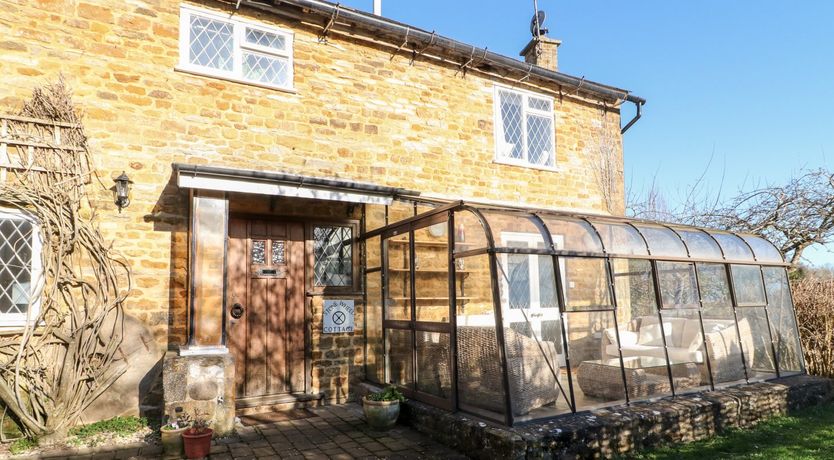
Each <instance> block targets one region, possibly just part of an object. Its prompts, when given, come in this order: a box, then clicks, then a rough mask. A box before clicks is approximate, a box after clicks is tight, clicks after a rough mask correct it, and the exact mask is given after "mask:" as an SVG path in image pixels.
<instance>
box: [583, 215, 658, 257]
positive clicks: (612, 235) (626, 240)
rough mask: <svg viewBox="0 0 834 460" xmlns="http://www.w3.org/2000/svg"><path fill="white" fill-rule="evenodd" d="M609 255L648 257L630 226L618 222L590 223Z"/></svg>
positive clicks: (642, 244)
mask: <svg viewBox="0 0 834 460" xmlns="http://www.w3.org/2000/svg"><path fill="white" fill-rule="evenodd" d="M591 223H592V224H593V225H594V227H595V228H596V229H597V231H598V232H599V235H600V237H601V238H602V245H603V247H604V248H605V250H606V251H607V252H608V253H609V254H621V255H648V251H647V250H646V243H645V241H643V238H642V237H641V236H640V234H639V233H637V230H635V229H634V227H632V226H631V225H627V224H621V223H618V222H607V221H592V222H591Z"/></svg>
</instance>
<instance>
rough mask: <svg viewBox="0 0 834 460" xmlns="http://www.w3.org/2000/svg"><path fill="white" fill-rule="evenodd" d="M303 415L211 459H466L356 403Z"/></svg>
mask: <svg viewBox="0 0 834 460" xmlns="http://www.w3.org/2000/svg"><path fill="white" fill-rule="evenodd" d="M309 412H310V414H309V416H308V417H306V418H300V419H294V420H285V421H269V422H266V423H264V424H259V425H253V426H247V427H243V428H240V427H239V428H238V436H237V437H234V438H225V439H220V440H215V441H214V443H213V446H212V449H211V457H210V458H211V459H212V460H232V459H234V460H241V459H247V460H249V459H284V458H287V459H354V458H356V459H373V458H390V459H465V458H467V457H466V456H464V455H461V454H460V453H458V452H456V451H454V450H451V449H449V448H448V447H446V446H444V445H442V444H439V443H437V442H435V441H433V440H431V439H429V438H428V437H427V436H425V435H423V434H421V433H418V432H417V431H415V430H413V429H412V428H409V427H406V426H401V425H398V426H397V427H395V428H393V429H392V430H390V431H387V432H376V431H372V430H370V429H369V428H368V426H367V425H366V424H365V421H364V416H363V415H362V407H361V406H360V405H358V404H345V405H339V406H326V407H319V408H315V409H311V410H310V411H309ZM161 456H162V453H161V448H160V447H159V446H147V445H132V446H127V447H126V446H121V447H120V448H118V449H115V448H109V449H108V448H97V449H84V450H79V451H61V452H42V453H40V454H39V455H37V456H32V455H29V456H21V457H15V458H21V459H22V458H26V459H28V458H33V459H34V458H49V459H57V458H96V459H99V458H100V459H114V458H119V459H129V458H135V459H151V458H154V459H155V458H161Z"/></svg>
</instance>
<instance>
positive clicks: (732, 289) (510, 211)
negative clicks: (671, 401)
mask: <svg viewBox="0 0 834 460" xmlns="http://www.w3.org/2000/svg"><path fill="white" fill-rule="evenodd" d="M420 204H421V205H429V206H436V207H434V208H433V209H430V210H428V211H426V212H422V213H419V214H418V213H417V202H416V201H415V202H413V205H414V215H413V216H412V217H409V218H406V219H403V220H400V221H397V222H393V223H387V220H388V207H387V206H386V213H385V216H386V225H384V226H383V227H380V228H375V229H370V230H368V231H365V232H364V233H363V234H362V235H361V236H360V237H359V238H358V240H359V241H360V242H361V243H362V244H363V249H364V246H365V244H366V243H367V242H368V240H370V239H372V238H376V237H379V244H380V247H379V250H380V253H379V255H380V267H373V268H368V267H367V266H366V264H365V255H366V254H367V251H366V250H363V262H362V268H363V280H364V281H365V283H364V285H365V286H367V275H368V274H370V273H375V272H377V271H381V285H380V291H381V295H382V299H381V304H380V305H381V306H382V312H381V315H382V316H381V317H382V331H381V334H382V349H383V353H384V354H385V355H387V354H388V346H387V344H388V337H387V330H388V329H389V326H390V327H392V328H395V329H403V330H411V331H412V333H411V340H412V347H413V348H412V353H411V356H412V360H413V362H412V363H411V366H412V367H411V369H412V373H415V372H416V369H417V357H416V354H417V353H416V344H415V343H414V340H415V336H416V334H415V331H426V332H441V333H444V334H449V347H450V350H449V354H450V359H451V363H450V377H451V391H450V393H451V395H450V398H449V399H448V400H447V399H443V398H439V397H435V396H432V395H429V394H423V393H419V392H414V391H410V390H409V389H408V388H403V390H404V392H405V393H406V395H407V396H409V397H411V398H413V399H417V400H421V401H423V402H426V403H429V404H432V405H435V406H437V407H441V408H444V409H447V410H452V411H455V410H464V411H466V412H470V413H475V414H476V415H478V416H481V417H484V418H487V419H492V420H494V421H498V422H501V423H505V424H506V425H509V426H512V425H513V424H514V423H518V422H526V421H529V420H530V417H517V416H515V415H514V411H513V405H514V401H513V395H512V390H511V385H510V381H509V376H508V367H507V345H506V341H505V340H506V339H505V336H504V335H505V334H504V329H505V327H506V326H505V324H506V323H504V319H503V317H502V316H503V308H502V303H501V298H500V296H501V293H500V288H499V284H500V280H499V276H498V270H499V260H498V258H499V255H501V254H525V255H539V256H550V257H552V263H553V273H554V276H555V286H556V292H555V294H556V297H557V300H558V309H559V310H558V311H559V313H558V314H559V318H560V319H561V320H560V323H561V329H562V330H561V338H562V342H563V343H562V344H561V345H562V347H563V350H564V355H565V356H564V361H565V368H566V371H567V375H568V379H567V391H568V394H567V395H564V396H566V399H567V400H568V401H569V406H570V412H571V413H576V412H581V410H580V411H578V410H577V404H576V397H575V389H574V379H575V377H574V375H573V374H572V372H571V346H570V343H569V342H570V340H569V338H568V333H567V331H566V330H565V328H566V326H565V323H566V321H565V318H566V316H565V315H566V314H569V313H572V312H573V313H577V312H580V313H581V312H594V311H597V310H592V309H582V310H573V311H569V310H568V309H567V306H566V299H565V290H564V286H563V282H564V280H566V279H567V278H566V276H567V275H566V274H565V273H562V266H561V264H560V258H566V257H570V258H593V259H601V260H603V261H605V263H604V265H603V266H604V267H605V271H606V276H605V278H606V282H607V289H608V298H609V299H610V302H611V305H610V306H609V307H606V308H601V309H600V310H598V311H604V312H611V313H613V318H614V329H615V332H616V338H617V348H618V350H619V360H620V370H621V371H622V379H623V389H624V395H625V403H626V404H630V403H631V402H633V401H632V399H634V398H630V397H629V392H628V386H627V382H626V370H625V366H624V364H623V353H622V342H620V334H621V331H620V324H619V322H618V321H617V312H618V311H619V308H618V304H617V295H616V293H615V279H614V277H615V270H614V267H613V262H612V261H613V260H614V259H634V260H638V259H645V260H648V261H649V263H650V266H651V277H652V282H653V285H654V296H655V302H656V304H655V305H656V309H657V311H656V314H657V315H658V317H659V318H660V321H659V325H660V330H661V336H662V339H663V348H664V350H665V355H666V368H667V374H668V376H669V383H670V387H671V394H672V396H675V395H676V394H682V393H684V392H685V391H676V388H675V387H676V385H675V384H674V383H673V381H672V364H671V360H670V359H669V353H668V344H667V343H666V340H667V334H666V332H665V331H664V330H663V328H664V321H665V320H663V319H662V315H663V314H664V311H668V310H669V309H664V305H663V296H662V292H661V288H660V274H659V271H658V267H657V264H658V262H661V263H662V262H685V263H689V264H692V267H693V270H694V275H695V278H694V279H695V286H696V289H697V290H696V291H695V294H696V295H697V296H698V297H697V301H698V307H697V312H698V315H697V317H698V318H697V319H698V322H699V323H700V333H701V335H702V338H704V336H705V331H704V322H703V321H704V319H703V315H702V311H703V306H704V299H703V298H702V292H701V281H700V277H701V275H700V274H699V270H698V268H697V267H698V264H711V265H719V264H720V265H723V268H724V272H725V273H726V282H727V286H728V288H729V297H730V300H731V303H732V312H733V318H734V320H735V332H736V334H737V335H738V337H739V349H740V352H741V361H742V364H743V367H744V381H746V382H751V381H761V380H767V379H756V378H751V375H750V372H749V370H748V366H747V361H746V359H745V358H744V353H745V350H744V348H743V346H742V345H741V333H740V331H739V323H738V321H739V319H738V309H739V307H746V306H753V305H740V304H739V300H738V299H737V295H736V286H735V283H736V280H734V277H733V266H756V267H759V270H758V272H759V275H760V276H761V279H762V291H763V293H764V304H762V305H759V304H756V305H755V306H756V307H762V308H764V311H765V313H764V318H765V319H766V322H767V332H768V334H769V337H768V338H769V340H767V338H766V339H765V340H766V343H769V345H770V352H771V353H772V358H773V368H774V370H775V374H776V378H780V377H784V376H786V375H795V374H802V373H804V372H805V364H804V360H802V359H800V363H799V366H800V368H801V370H800V371H787V372H786V371H785V370H782V369H780V363H779V361H780V360H779V354H778V350H777V346H776V343H775V338H774V335H773V330H772V325H771V318H770V315H769V314H768V310H767V308H768V307H770V306H771V304H770V300H769V299H768V293H767V282H766V280H765V274H764V271H763V270H762V269H763V268H766V267H778V268H781V269H782V270H785V269H786V267H789V266H790V264H788V263H786V262H785V261H784V258H783V257H782V255H781V254H780V253H779V251H778V250H777V249H776V247H775V246H773V245H772V244H771V243H769V242H768V241H766V240H764V239H763V238H761V237H759V236H756V235H746V234H736V233H732V232H727V231H719V230H710V229H705V228H699V227H691V226H684V225H679V224H667V223H661V222H656V221H649V220H641V219H629V218H624V217H614V216H608V215H593V214H580V213H571V212H559V211H551V210H545V209H523V208H512V207H504V206H496V205H482V204H475V203H468V202H465V201H455V202H451V203H432V202H422V201H421V202H420ZM462 212H468V213H471V214H473V215H474V216H476V217H477V219H478V221H479V222H480V224H481V227H482V230H483V232H484V236H485V239H486V246H485V247H479V248H475V249H469V250H461V251H456V242H455V238H456V235H455V230H456V225H455V221H456V214H459V213H462ZM491 213H495V214H500V215H504V216H511V217H516V218H519V219H524V220H529V222H531V223H533V224H534V225H535V226H536V228H537V229H538V231H539V233H540V234H541V237H542V239H543V241H544V248H519V247H502V246H498V245H496V239H495V235H494V234H493V228H492V226H491V225H490V222H489V218H488V217H487V216H486V214H491ZM548 219H556V220H560V219H563V220H569V221H571V222H575V223H578V224H580V225H586V226H587V228H589V229H591V230H593V235H594V236H595V238H596V243H598V247H599V248H600V249H601V250H600V251H589V250H578V249H571V248H570V247H565V248H557V247H556V246H555V245H554V241H553V238H552V235H556V234H558V233H553V232H551V230H550V228H549V227H548V225H547V220H548ZM364 221H365V219H363V229H364V227H365V223H364ZM439 223H445V224H446V225H447V235H446V236H447V238H448V270H449V275H448V282H449V320H448V322H446V323H433V322H421V321H417V320H416V316H415V310H416V305H417V302H416V301H417V293H416V291H415V275H414V271H415V257H416V256H415V239H414V232H415V231H416V230H419V229H423V228H425V227H428V226H430V225H436V224H439ZM605 224H613V225H620V226H625V227H626V228H629V229H632V230H633V231H634V232H636V234H637V235H639V236H640V240H641V241H642V245H643V246H644V247H643V248H642V249H644V250H645V251H644V253H625V252H618V251H617V250H616V248H614V247H607V246H606V242H605V238H603V236H602V234H601V233H600V230H599V228H598V227H599V226H600V225H605ZM641 227H642V228H643V231H641ZM647 228H653V229H658V230H660V231H662V232H668V233H667V234H668V235H674V236H675V237H676V238H677V241H678V242H679V243H680V247H682V248H683V249H684V251H683V253H679V254H672V253H670V252H668V251H666V252H664V251H663V250H661V248H660V247H659V245H657V244H653V243H652V241H650V240H651V238H649V237H648V235H647V234H646V233H647ZM682 232H695V233H696V234H698V235H700V236H704V235H706V236H707V237H708V239H709V240H710V241H712V243H714V246H715V247H717V248H718V250H719V251H720V254H716V256H717V257H705V256H703V255H699V254H693V253H695V252H697V251H694V250H693V249H694V247H693V248H690V247H689V245H688V244H687V242H686V239H685V238H684V237H683V236H682ZM404 234H408V237H409V239H408V246H409V251H408V254H409V267H410V268H409V283H410V290H409V293H410V296H411V299H410V311H411V320H405V321H403V320H389V319H387V316H386V302H385V299H386V296H387V293H386V285H387V282H386V281H387V277H388V276H389V274H388V247H387V245H386V241H387V239H388V238H390V237H393V236H397V235H404ZM724 239H727V241H722V240H724ZM730 240H732V241H734V242H736V243H738V242H741V243H742V244H743V247H739V248H736V249H743V250H744V251H745V252H747V253H749V255H750V257H749V258H746V257H738V256H734V252H733V251H731V250H728V245H729V243H728V241H730ZM754 246H755V247H754ZM484 254H486V255H487V256H488V257H489V273H490V278H491V297H492V304H493V312H492V313H493V314H494V317H495V333H496V340H497V347H498V358H499V360H500V364H501V369H502V382H501V384H502V386H503V395H504V401H503V405H504V417H503V420H500V419H498V418H496V417H491V416H490V415H489V414H483V413H478V412H475V411H472V410H467V409H466V408H462V407H460V406H459V404H458V375H457V361H458V350H457V346H458V341H457V337H456V333H457V329H458V327H457V315H456V308H457V305H458V302H457V297H456V296H457V289H456V270H457V264H456V261H457V260H458V259H464V258H467V257H472V256H478V255H484ZM787 292H788V299H789V300H790V304H791V313H792V315H793V324H794V326H795V325H796V314H795V310H794V308H793V305H794V304H793V294H792V293H791V292H790V288H789V286H788V289H787ZM366 295H367V293H366ZM366 305H367V303H366ZM365 334H367V328H365ZM797 337H798V335H797ZM365 342H366V343H365V346H366V353H365V357H366V361H365V366H366V369H367V356H368V354H367V335H366V341H365ZM796 345H797V346H798V347H799V348H798V350H799V353H800V356H804V353H803V352H802V348H801V343H797V344H796ZM704 355H705V358H706V359H705V361H706V362H705V364H706V367H707V369H708V371H709V372H708V375H709V389H711V390H714V389H715V388H716V386H717V385H716V383H715V382H714V378H713V373H712V363H710V357H709V355H708V353H704ZM545 359H546V358H545ZM615 359H616V358H615ZM383 362H384V363H385V365H384V366H385V370H384V372H385V381H386V382H390V380H389V365H388V360H387V359H383ZM547 364H548V366H549V367H550V370H551V372H559V369H558V366H559V364H558V363H556V366H557V369H556V370H555V371H554V370H553V364H552V363H550V361H547ZM366 375H367V374H366ZM554 376H555V374H554ZM558 381H559V380H558V379H557V382H558ZM739 382H740V381H739ZM735 383H738V382H734V383H732V384H735ZM559 386H560V388H554V391H560V389H561V384H560V385H559ZM718 386H721V387H723V386H727V385H726V384H724V385H721V384H719V385H718ZM561 391H562V392H563V394H564V389H561ZM568 396H569V399H568V398H567V397H568ZM640 399H641V400H645V399H653V398H651V397H649V398H640ZM613 404H616V403H612V405H613ZM560 415H561V414H560ZM542 418H543V419H548V418H553V416H547V417H542ZM542 418H540V419H538V420H541V419H542Z"/></svg>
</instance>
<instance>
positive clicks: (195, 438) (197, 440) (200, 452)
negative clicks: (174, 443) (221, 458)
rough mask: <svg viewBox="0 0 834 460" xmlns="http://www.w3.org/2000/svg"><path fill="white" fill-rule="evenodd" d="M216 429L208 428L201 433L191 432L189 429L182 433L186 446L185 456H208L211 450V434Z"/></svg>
mask: <svg viewBox="0 0 834 460" xmlns="http://www.w3.org/2000/svg"><path fill="white" fill-rule="evenodd" d="M213 434H214V430H212V429H211V428H206V431H203V432H201V433H191V430H188V431H186V432H184V433H183V434H182V441H183V444H184V446H185V458H192V459H193V458H204V457H208V455H209V452H210V451H211V436H212V435H213Z"/></svg>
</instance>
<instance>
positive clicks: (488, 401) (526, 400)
mask: <svg viewBox="0 0 834 460" xmlns="http://www.w3.org/2000/svg"><path fill="white" fill-rule="evenodd" d="M457 334H458V375H459V378H458V388H459V392H458V393H459V395H460V396H459V399H460V402H461V403H464V404H468V405H471V406H475V407H480V408H482V409H487V410H491V411H494V412H504V397H503V394H504V390H503V385H502V382H503V378H502V375H501V363H500V361H499V359H498V342H497V340H496V335H495V328H492V327H481V326H461V327H458V331H457ZM504 340H505V341H506V344H507V367H508V373H509V380H510V391H511V394H512V397H513V398H512V400H513V407H514V408H515V415H524V414H527V413H529V412H530V411H531V410H533V409H535V408H538V407H542V406H545V405H547V404H550V403H553V402H555V401H556V400H557V399H558V398H559V395H560V392H559V386H558V384H557V381H556V379H557V376H559V374H560V369H559V359H558V356H559V355H558V353H557V349H556V345H555V344H554V343H553V342H549V341H538V342H537V341H536V339H534V338H532V337H528V336H526V335H524V334H521V333H519V332H517V331H515V330H513V329H504ZM542 351H544V354H545V355H546V356H547V359H545V356H544V355H543V354H542ZM548 362H549V363H550V364H549V365H548ZM551 367H552V370H551ZM554 373H555V376H554Z"/></svg>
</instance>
